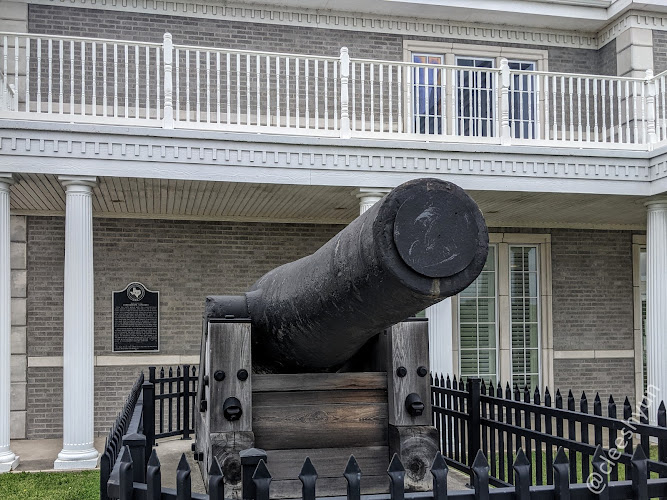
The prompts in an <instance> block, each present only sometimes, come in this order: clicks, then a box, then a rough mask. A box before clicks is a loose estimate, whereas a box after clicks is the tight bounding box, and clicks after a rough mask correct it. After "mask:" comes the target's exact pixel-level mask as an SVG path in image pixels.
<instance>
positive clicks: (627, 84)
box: [625, 80, 632, 144]
mask: <svg viewBox="0 0 667 500" xmlns="http://www.w3.org/2000/svg"><path fill="white" fill-rule="evenodd" d="M625 142H626V143H628V144H630V143H631V142H632V139H631V136H630V82H629V81H628V80H625Z"/></svg>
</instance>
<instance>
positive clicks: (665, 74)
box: [653, 69, 667, 79]
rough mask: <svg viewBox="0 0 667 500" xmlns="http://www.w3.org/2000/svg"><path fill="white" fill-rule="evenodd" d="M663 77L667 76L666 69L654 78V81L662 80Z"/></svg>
mask: <svg viewBox="0 0 667 500" xmlns="http://www.w3.org/2000/svg"><path fill="white" fill-rule="evenodd" d="M663 76H667V69H666V70H665V71H662V72H660V73H658V74H657V75H655V76H654V77H653V78H654V79H655V78H661V77H663Z"/></svg>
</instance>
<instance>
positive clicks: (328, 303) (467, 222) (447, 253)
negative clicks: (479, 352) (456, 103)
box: [206, 179, 488, 372]
mask: <svg viewBox="0 0 667 500" xmlns="http://www.w3.org/2000/svg"><path fill="white" fill-rule="evenodd" d="M487 253H488V232H487V228H486V224H485V222H484V219H483V217H482V214H481V212H480V210H479V208H478V207H477V205H476V204H475V202H474V201H473V200H472V199H471V198H470V197H469V196H468V195H467V194H466V193H465V192H464V191H463V190H462V189H461V188H459V187H458V186H456V185H455V184H452V183H450V182H446V181H441V180H438V179H417V180H413V181H409V182H406V183H404V184H402V185H400V186H398V187H397V188H395V189H393V190H392V191H391V192H390V193H389V194H387V195H386V196H385V197H384V198H383V199H382V200H380V201H379V202H377V203H376V204H375V205H374V206H373V207H371V208H370V209H369V210H367V211H366V212H365V213H363V214H362V215H360V216H359V217H358V218H357V219H355V220H354V221H353V222H352V223H350V224H349V225H348V226H347V227H345V228H344V229H343V230H342V231H340V232H339V233H338V234H337V235H336V236H334V237H333V238H332V239H331V240H329V241H328V242H327V243H325V244H324V245H323V246H322V247H321V248H320V249H319V250H317V251H316V252H315V253H313V254H312V255H309V256H307V257H304V258H302V259H299V260H297V261H294V262H290V263H288V264H284V265H282V266H280V267H277V268H276V269H273V270H272V271H269V272H268V273H266V274H265V275H264V276H262V277H261V278H260V279H259V280H257V282H256V283H255V284H254V285H253V286H252V287H251V288H250V290H249V291H248V292H246V293H245V295H244V296H241V297H232V296H216V297H208V298H207V308H206V315H207V316H208V317H249V318H250V319H251V323H252V344H253V365H254V366H255V367H256V368H259V369H260V370H270V371H282V372H306V371H314V370H315V371H317V370H328V369H335V368H336V367H337V366H339V365H341V364H342V363H344V362H345V361H347V360H348V359H350V358H351V357H352V356H353V355H354V354H355V353H356V352H357V351H358V350H359V349H360V348H361V347H362V346H363V345H364V344H365V343H366V342H367V341H368V340H369V339H371V338H372V337H373V336H375V335H376V334H377V333H379V332H381V331H382V330H383V329H385V328H387V327H389V326H391V325H393V324H395V323H397V322H399V321H402V320H403V319H405V318H407V317H409V316H411V315H414V314H415V313H417V312H419V311H420V310H422V309H424V308H426V307H428V306H430V305H433V304H435V303H437V302H439V301H441V300H443V299H444V298H446V297H450V296H452V295H455V294H457V293H458V292H460V291H461V290H463V289H464V288H466V287H467V286H468V285H470V283H472V282H473V281H474V280H475V278H476V277H477V276H478V275H479V273H480V272H481V270H482V268H483V267H484V263H485V261H486V256H487Z"/></svg>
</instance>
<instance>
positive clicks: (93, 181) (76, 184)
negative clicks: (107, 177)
mask: <svg viewBox="0 0 667 500" xmlns="http://www.w3.org/2000/svg"><path fill="white" fill-rule="evenodd" d="M58 182H60V183H61V184H62V185H63V186H64V187H65V188H66V189H67V191H70V192H81V193H91V192H92V190H93V187H95V186H96V185H97V177H94V176H87V175H59V176H58Z"/></svg>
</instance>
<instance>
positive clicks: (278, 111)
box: [276, 56, 280, 127]
mask: <svg viewBox="0 0 667 500" xmlns="http://www.w3.org/2000/svg"><path fill="white" fill-rule="evenodd" d="M276 127H280V57H279V56H276Z"/></svg>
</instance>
